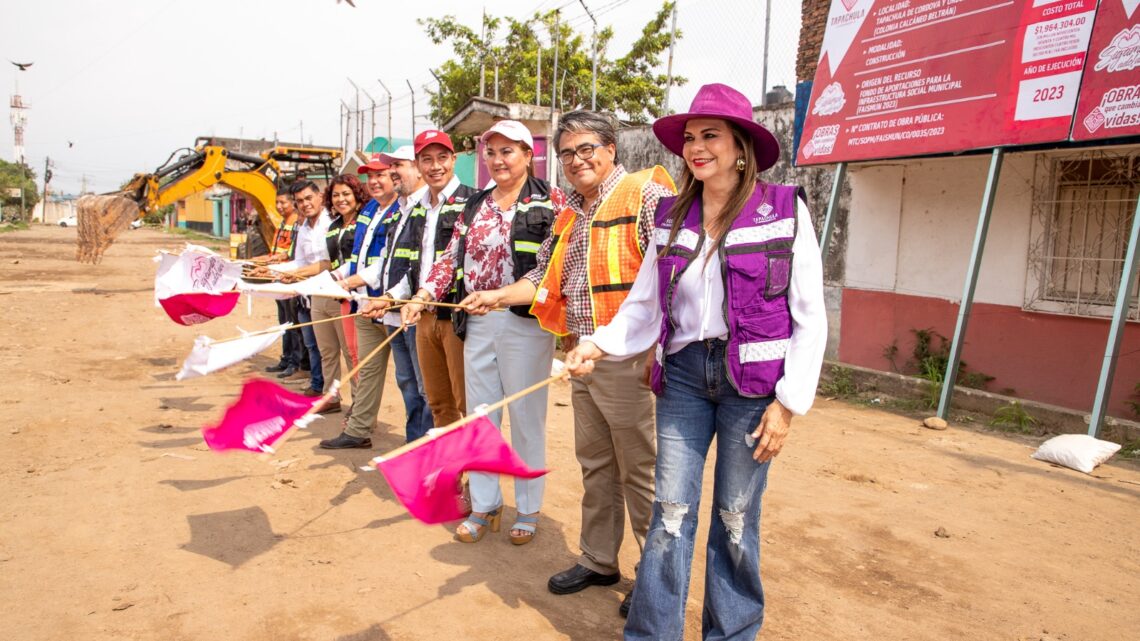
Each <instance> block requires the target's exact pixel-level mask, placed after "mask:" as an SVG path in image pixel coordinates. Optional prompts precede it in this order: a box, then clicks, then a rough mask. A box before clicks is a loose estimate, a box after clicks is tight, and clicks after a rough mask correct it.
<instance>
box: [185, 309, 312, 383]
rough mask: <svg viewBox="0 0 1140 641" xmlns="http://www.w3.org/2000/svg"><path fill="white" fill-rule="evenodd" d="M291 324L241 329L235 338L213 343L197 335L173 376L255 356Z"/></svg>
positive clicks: (208, 370)
mask: <svg viewBox="0 0 1140 641" xmlns="http://www.w3.org/2000/svg"><path fill="white" fill-rule="evenodd" d="M292 325H293V324H292V323H285V324H284V325H277V326H276V327H270V328H269V329H267V330H265V331H264V332H256V333H252V334H251V333H250V332H242V334H244V336H243V337H242V338H238V339H236V340H228V341H221V342H218V343H215V342H214V340H213V339H212V338H210V337H209V336H199V337H198V338H197V339H196V340H195V341H194V349H192V350H191V351H190V355H189V356H187V357H186V361H185V362H183V363H182V371H180V372H178V375H177V376H175V377H174V378H175V379H176V380H180V381H182V380H186V379H188V378H196V377H198V376H205V375H207V374H212V373H214V372H216V371H218V370H220V369H223V368H226V367H229V366H230V365H233V364H234V363H239V362H241V361H244V360H246V359H247V358H252V357H253V356H256V355H257V354H259V353H260V352H262V351H263V350H265V349H267V348H268V347H269V346H270V345H273V344H274V343H276V342H277V339H279V338H281V337H282V336H283V335H284V334H285V330H287V329H289V327H291V326H292Z"/></svg>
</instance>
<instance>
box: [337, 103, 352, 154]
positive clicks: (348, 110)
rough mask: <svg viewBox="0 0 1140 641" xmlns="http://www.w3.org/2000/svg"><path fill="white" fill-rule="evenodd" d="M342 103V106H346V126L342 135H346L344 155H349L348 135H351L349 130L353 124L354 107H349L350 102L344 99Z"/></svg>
mask: <svg viewBox="0 0 1140 641" xmlns="http://www.w3.org/2000/svg"><path fill="white" fill-rule="evenodd" d="M340 104H341V107H343V108H344V128H343V132H342V135H343V136H344V155H346V156H347V155H348V135H349V131H348V130H349V127H350V126H351V125H352V107H349V106H348V103H346V102H345V101H343V100H341V101H340Z"/></svg>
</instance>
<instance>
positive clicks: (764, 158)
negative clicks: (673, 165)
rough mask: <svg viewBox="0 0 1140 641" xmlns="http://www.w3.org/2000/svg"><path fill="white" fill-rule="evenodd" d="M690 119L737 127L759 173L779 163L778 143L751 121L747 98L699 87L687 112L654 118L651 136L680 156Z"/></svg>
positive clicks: (732, 91)
mask: <svg viewBox="0 0 1140 641" xmlns="http://www.w3.org/2000/svg"><path fill="white" fill-rule="evenodd" d="M693 118H719V119H721V120H727V121H729V122H731V123H735V124H736V125H739V126H740V128H741V129H743V130H744V131H745V132H747V133H748V135H749V136H750V137H751V138H752V146H753V148H755V150H756V165H757V169H758V170H759V171H764V170H765V169H768V168H769V167H771V166H772V165H775V164H776V161H777V160H779V159H780V143H779V141H777V140H776V137H775V136H773V135H772V132H770V131H768V130H767V129H765V128H764V126H763V125H761V124H759V123H757V122H756V121H755V120H753V119H752V103H751V102H749V100H748V98H747V97H746V96H745V95H744V94H742V93H740V92H739V91H737V90H735V89H733V88H732V87H729V86H728V85H722V84H720V83H713V84H710V85H705V86H703V87H701V88H700V90H699V91H697V96H696V97H695V98H693V104H692V105H690V106H689V111H688V112H686V113H683V114H673V115H672V116H665V117H664V118H658V119H657V122H654V123H653V133H654V135H656V136H657V139H658V140H660V141H661V144H662V145H665V148H666V149H668V150H669V151H671V152H673V153H674V154H676V155H678V156H681V155H683V151H684V148H685V123H687V122H689V121H690V120H692V119H693Z"/></svg>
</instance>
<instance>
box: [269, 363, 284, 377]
mask: <svg viewBox="0 0 1140 641" xmlns="http://www.w3.org/2000/svg"><path fill="white" fill-rule="evenodd" d="M287 369H289V366H288V365H286V364H285V363H278V364H276V365H270V366H269V367H266V368H265V371H267V372H269V373H270V374H276V373H277V372H284V371H285V370H287Z"/></svg>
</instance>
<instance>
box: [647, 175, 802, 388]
mask: <svg viewBox="0 0 1140 641" xmlns="http://www.w3.org/2000/svg"><path fill="white" fill-rule="evenodd" d="M802 192H803V190H802V188H800V187H796V186H791V185H770V184H764V183H758V184H757V186H756V191H754V192H753V194H752V197H751V198H749V199H748V202H747V203H746V204H745V205H744V209H742V210H741V212H740V214H739V215H738V216H737V217H736V220H734V221H733V223H732V225H731V226H730V227H729V229H728V231H727V232H726V233H725V234H724V237H723V238H722V239H721V241H720V243H719V244H718V246H717V252H718V254H719V256H720V264H721V278H722V280H723V282H724V293H725V296H724V320H725V325H726V326H727V327H728V348H727V349H726V350H725V359H726V360H727V363H726V369H727V370H728V374H729V380H730V381H731V382H732V385H733V387H735V388H736V391H737V392H739V393H740V395H741V396H747V397H753V398H759V397H766V396H771V395H772V394H773V393H774V392H775V390H776V381H778V380H780V378H781V377H783V375H784V356H785V355H786V354H787V353H788V343H789V339H790V338H791V336H792V315H791V311H790V309H789V307H788V285H789V283H790V282H791V275H792V243H793V241H794V240H795V237H796V197H797V196H800V195H802ZM675 201H676V198H675V197H670V198H662V199H661V202H660V203H659V204H658V205H657V212H656V215H655V220H656V225H657V228H656V230H655V231H654V242H655V244H656V246H657V253H658V255H659V258H658V259H657V283H658V294H659V296H658V298H659V299H660V302H661V312H662V319H661V329H660V335H659V337H658V341H657V354H656V361H655V362H654V364H653V372H652V375H651V379H650V385H651V387H652V388H653V392H654V393H655V394H657V395H658V396H660V395H661V394H662V393H663V392H664V391H665V369H664V363H665V353H666V351H667V350H668V349H669V342H670V341H671V340H672V337H673V332H674V330H675V329H676V323H675V319H674V318H673V300H674V298H675V296H676V295H677V284H678V283H679V282H680V280H681V274H683V273H684V272H685V269H687V268H688V267H689V264H690V263H691V262H692V261H693V259H697V258H698V257H699V256H702V255H703V245H704V243H705V241H706V238H705V234H704V230H703V227H702V225H701V217H702V213H701V201H700V199H699V198H698V199H697V200H696V201H694V202H693V205H692V206H691V207H690V208H689V212H688V214H686V216H685V220H684V222H683V223H682V225H681V229H680V231H679V232H678V234H677V238H676V239H675V240H674V241H673V244H672V245H670V246H669V248H668V251H666V252H665V253H664V255H662V254H661V252H662V251H663V250H665V248H666V245H667V244H668V242H669V234H670V230H671V229H672V226H673V220H672V219H671V218H670V216H669V214H670V211H669V210H670V209H671V208H672V207H673V203H674V202H675Z"/></svg>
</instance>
